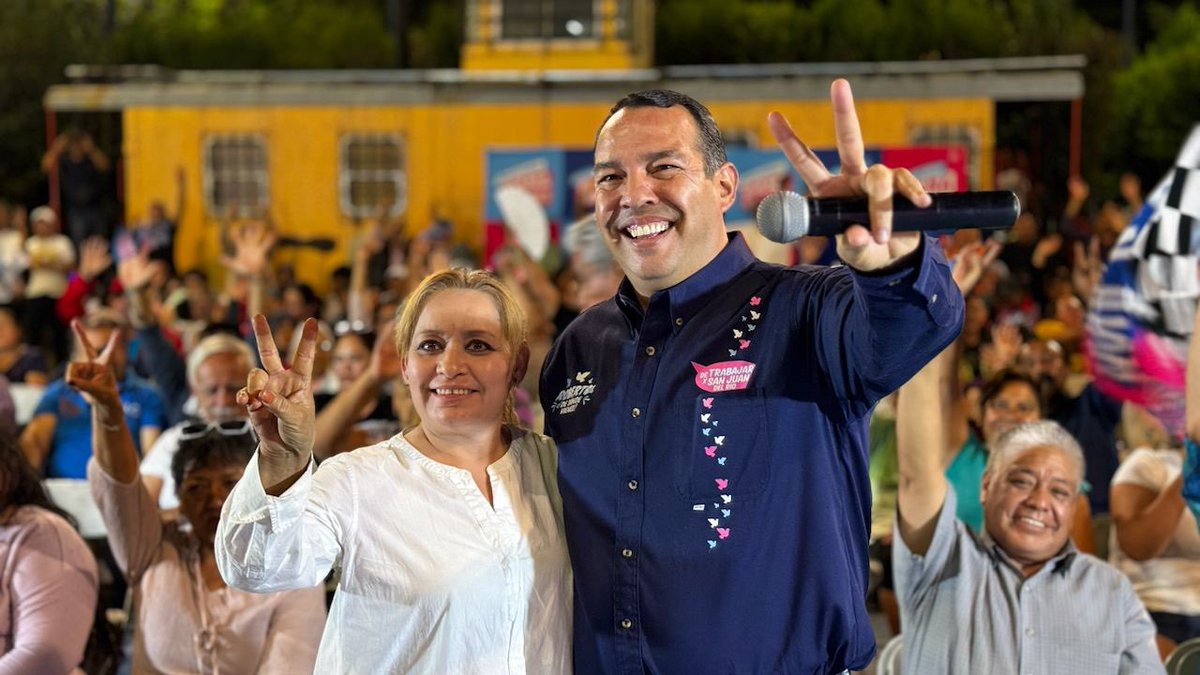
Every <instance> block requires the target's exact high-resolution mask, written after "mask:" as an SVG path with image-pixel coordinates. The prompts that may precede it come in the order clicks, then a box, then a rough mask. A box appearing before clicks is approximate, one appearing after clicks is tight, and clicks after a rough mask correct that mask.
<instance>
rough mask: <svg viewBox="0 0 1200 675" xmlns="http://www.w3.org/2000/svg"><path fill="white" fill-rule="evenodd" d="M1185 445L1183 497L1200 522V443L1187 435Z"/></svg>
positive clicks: (1184, 439)
mask: <svg viewBox="0 0 1200 675" xmlns="http://www.w3.org/2000/svg"><path fill="white" fill-rule="evenodd" d="M1183 446H1184V448H1186V449H1187V454H1185V455H1184V456H1183V498H1184V499H1185V500H1187V505H1188V508H1190V509H1191V510H1192V515H1194V516H1196V522H1197V523H1200V445H1196V442H1195V441H1193V440H1192V439H1191V437H1188V436H1185V437H1184V438H1183Z"/></svg>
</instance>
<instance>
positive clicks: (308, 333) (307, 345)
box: [292, 318, 317, 380]
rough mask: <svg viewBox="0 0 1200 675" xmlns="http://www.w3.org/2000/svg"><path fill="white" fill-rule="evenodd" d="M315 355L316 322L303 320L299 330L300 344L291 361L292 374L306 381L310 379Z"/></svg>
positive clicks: (314, 320)
mask: <svg viewBox="0 0 1200 675" xmlns="http://www.w3.org/2000/svg"><path fill="white" fill-rule="evenodd" d="M316 353H317V320H316V319H311V318H309V319H305V320H304V326H303V327H302V328H301V329H300V344H299V346H297V347H296V358H295V359H293V360H292V372H293V373H296V374H297V375H299V376H301V377H303V378H304V379H306V380H308V379H311V378H312V367H313V357H314V356H315V355H316Z"/></svg>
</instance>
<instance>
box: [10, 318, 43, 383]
mask: <svg viewBox="0 0 1200 675" xmlns="http://www.w3.org/2000/svg"><path fill="white" fill-rule="evenodd" d="M49 370H50V369H49V368H48V367H46V357H45V356H43V355H42V352H41V350H39V349H38V348H37V347H33V346H30V345H27V344H25V341H24V335H23V334H22V330H21V324H20V323H19V322H18V321H17V316H16V313H15V312H14V311H13V309H12V308H11V307H8V306H4V305H0V375H4V377H6V378H8V381H9V382H13V383H24V384H46V383H47V382H48V381H49V379H48V378H47V376H46V373H48V372H49Z"/></svg>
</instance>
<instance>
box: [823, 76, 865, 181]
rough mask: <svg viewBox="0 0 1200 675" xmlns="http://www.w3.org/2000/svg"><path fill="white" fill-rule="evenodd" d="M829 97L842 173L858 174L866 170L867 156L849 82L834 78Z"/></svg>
mask: <svg viewBox="0 0 1200 675" xmlns="http://www.w3.org/2000/svg"><path fill="white" fill-rule="evenodd" d="M829 97H830V99H831V100H832V101H833V128H834V132H835V133H836V134H837V148H838V158H839V159H841V161H842V175H843V176H860V175H862V174H864V173H866V171H867V158H866V150H865V148H864V146H863V138H862V129H861V128H859V126H858V112H857V111H856V110H855V109H854V94H852V93H851V92H850V83H849V82H847V81H845V80H842V79H838V80H834V81H833V85H832V86H830V88H829Z"/></svg>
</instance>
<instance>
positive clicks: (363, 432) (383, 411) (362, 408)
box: [313, 322, 411, 461]
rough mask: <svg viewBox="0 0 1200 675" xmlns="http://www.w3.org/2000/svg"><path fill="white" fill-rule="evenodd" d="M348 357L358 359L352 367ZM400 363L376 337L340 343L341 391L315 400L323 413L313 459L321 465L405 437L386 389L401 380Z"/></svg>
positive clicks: (336, 358)
mask: <svg viewBox="0 0 1200 675" xmlns="http://www.w3.org/2000/svg"><path fill="white" fill-rule="evenodd" d="M391 330H392V324H391V323H390V322H389V323H387V324H385V325H384V326H383V327H382V330H381V331H380V332H381V334H382V335H385V336H387V335H391ZM350 336H353V337H350ZM360 337H361V341H360ZM347 342H349V345H348V344H347ZM364 346H369V347H370V348H369V350H368V351H367V352H366V354H362V353H361V351H360V349H361V347H364ZM348 355H353V359H352V360H351V362H350V363H346V361H347V360H349V359H346V357H347V356H348ZM360 363H361V365H359V364H360ZM399 363H400V359H399V357H398V356H397V355H396V350H395V348H394V346H393V345H392V344H391V343H390V342H389V341H388V340H386V339H384V340H378V339H376V338H375V334H374V333H368V334H363V335H361V336H360V335H358V334H354V333H348V334H344V335H342V337H340V338H338V341H337V343H335V346H334V348H333V366H332V368H333V370H334V372H335V373H336V374H337V376H338V377H339V378H340V379H341V381H342V386H341V387H340V390H339V392H338V393H337V394H336V395H330V394H317V395H316V396H315V397H314V398H315V402H316V406H317V411H318V412H317V423H316V435H315V440H314V442H313V456H314V457H316V458H317V460H318V461H324V460H326V459H328V458H329V457H331V456H332V455H336V454H339V453H342V452H348V451H350V450H353V449H355V448H362V447H366V446H368V445H374V444H376V443H379V442H380V441H386V440H387V439H389V438H391V437H392V436H394V435H395V434H396V432H398V431H400V429H401V425H400V421H399V417H398V416H397V412H396V410H395V403H394V402H393V400H392V394H391V392H392V391H393V389H392V388H391V387H389V386H387V385H388V384H389V383H390V382H391V381H392V380H393V379H394V378H396V376H397V375H399V374H400V369H399ZM410 419H411V416H410Z"/></svg>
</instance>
